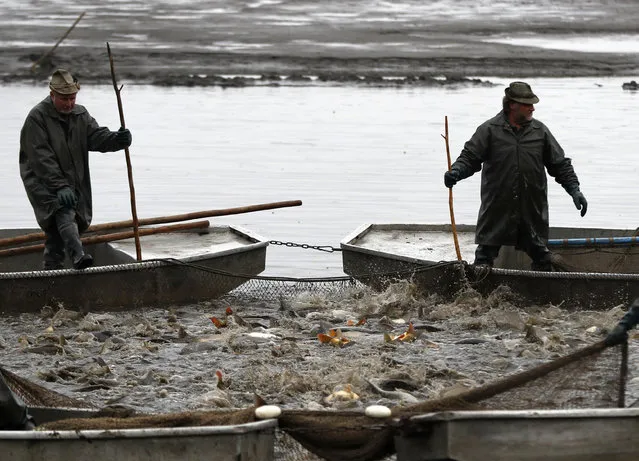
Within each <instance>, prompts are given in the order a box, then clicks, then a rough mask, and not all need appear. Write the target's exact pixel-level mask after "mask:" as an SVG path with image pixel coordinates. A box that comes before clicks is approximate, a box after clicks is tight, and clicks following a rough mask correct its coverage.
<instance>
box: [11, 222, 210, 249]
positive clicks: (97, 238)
mask: <svg viewBox="0 0 639 461" xmlns="http://www.w3.org/2000/svg"><path fill="white" fill-rule="evenodd" d="M209 225H210V223H209V222H208V221H194V222H190V223H184V224H174V225H172V226H159V227H149V228H146V229H139V230H138V236H139V235H142V236H144V235H154V234H166V233H168V232H176V231H181V230H190V229H202V228H206V227H209ZM131 237H134V233H133V232H132V231H125V232H116V233H113V234H102V235H93V236H90V237H82V239H81V240H82V243H83V244H85V245H94V244H96V243H104V242H112V241H114V240H124V239H130V238H131ZM42 250H44V243H38V244H36V245H28V246H22V247H15V248H7V249H4V250H0V257H3V256H15V255H21V254H26V253H34V252H37V251H42Z"/></svg>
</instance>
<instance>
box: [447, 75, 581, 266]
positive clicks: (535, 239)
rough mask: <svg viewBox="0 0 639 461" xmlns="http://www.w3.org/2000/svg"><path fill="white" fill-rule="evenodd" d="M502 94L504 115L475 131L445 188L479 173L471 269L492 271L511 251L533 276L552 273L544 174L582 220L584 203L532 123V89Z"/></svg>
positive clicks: (551, 142)
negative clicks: (503, 252)
mask: <svg viewBox="0 0 639 461" xmlns="http://www.w3.org/2000/svg"><path fill="white" fill-rule="evenodd" d="M505 93H506V95H505V96H504V98H503V101H502V109H503V110H502V111H501V112H500V113H499V114H497V115H496V116H495V117H493V118H491V119H490V120H487V121H486V122H484V123H483V124H481V125H480V126H479V127H478V128H477V130H476V131H475V134H474V135H473V136H472V137H471V139H470V140H469V141H467V142H466V144H465V145H464V148H463V149H462V152H461V154H460V155H459V157H458V158H457V160H456V161H455V163H453V164H452V165H451V169H450V171H447V172H446V173H444V184H445V185H446V187H448V188H451V187H453V186H454V185H455V184H457V182H458V181H461V180H462V179H465V178H468V177H469V176H472V175H473V174H475V173H476V172H478V171H480V170H481V171H482V176H481V207H480V209H479V216H478V219H477V228H476V231H475V243H476V244H477V249H476V251H475V261H474V264H484V265H488V266H492V265H493V262H494V260H495V258H496V257H497V255H498V254H499V249H500V248H501V246H502V245H509V246H514V247H515V248H517V249H519V250H523V251H525V252H526V253H527V254H528V256H530V258H531V259H532V269H533V270H542V271H551V270H552V264H551V254H550V251H549V250H548V247H547V244H548V227H549V224H548V184H547V181H546V171H548V174H549V175H550V176H552V177H554V178H555V181H557V182H558V183H559V184H561V186H562V187H563V188H564V189H565V190H566V192H568V194H570V195H571V196H572V199H573V202H574V204H575V206H576V207H577V209H578V210H581V216H584V215H585V214H586V211H587V209H588V202H587V201H586V198H585V197H584V195H583V194H582V193H581V191H580V190H579V180H578V179H577V175H576V174H575V171H574V169H573V167H572V163H571V160H570V159H569V158H567V157H566V156H565V155H564V151H563V149H562V148H561V146H560V145H559V143H558V142H557V140H556V139H555V137H554V136H553V135H552V133H551V132H550V130H549V129H548V128H547V127H546V125H544V124H543V123H541V122H540V121H539V120H537V119H534V118H533V112H534V110H535V107H534V104H537V103H538V102H539V98H538V97H537V96H536V95H535V94H534V93H533V91H532V88H531V87H530V85H528V84H527V83H525V82H512V83H511V84H510V85H509V86H508V88H506V90H505Z"/></svg>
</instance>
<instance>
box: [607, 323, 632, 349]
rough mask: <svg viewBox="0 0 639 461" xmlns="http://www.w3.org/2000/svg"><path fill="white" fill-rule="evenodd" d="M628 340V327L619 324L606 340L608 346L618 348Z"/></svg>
mask: <svg viewBox="0 0 639 461" xmlns="http://www.w3.org/2000/svg"><path fill="white" fill-rule="evenodd" d="M627 340H628V327H626V326H625V325H624V324H622V323H619V324H618V325H617V326H616V327H614V328H613V329H612V331H611V332H610V333H609V334H608V336H606V339H604V343H605V344H606V346H616V345H617V344H621V343H623V342H626V341H627Z"/></svg>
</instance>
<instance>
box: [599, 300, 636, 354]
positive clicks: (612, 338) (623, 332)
mask: <svg viewBox="0 0 639 461" xmlns="http://www.w3.org/2000/svg"><path fill="white" fill-rule="evenodd" d="M637 323H639V298H637V299H635V300H634V301H633V302H632V304H630V307H629V308H628V312H626V314H625V315H624V316H623V317H622V318H621V320H620V321H619V323H618V324H617V325H616V326H615V327H614V328H613V329H612V331H611V332H610V334H608V336H606V339H605V341H606V345H608V346H615V345H617V344H621V343H623V342H624V341H626V340H628V331H629V330H632V329H633V328H634V327H635V326H636V325H637Z"/></svg>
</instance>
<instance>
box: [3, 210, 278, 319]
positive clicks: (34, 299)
mask: <svg viewBox="0 0 639 461" xmlns="http://www.w3.org/2000/svg"><path fill="white" fill-rule="evenodd" d="M193 224H194V225H192V226H186V228H185V227H184V226H182V227H180V228H178V229H180V230H177V229H176V230H172V229H171V228H170V226H164V227H162V226H160V227H150V228H148V229H147V228H144V229H140V232H141V234H142V237H140V238H139V242H140V245H139V246H140V249H141V254H142V256H143V258H142V259H141V260H138V258H137V253H138V252H137V247H136V242H135V239H134V238H127V239H123V240H117V241H107V242H100V243H85V250H86V252H87V253H89V254H91V255H92V256H93V258H94V262H95V264H94V266H92V267H89V268H86V269H83V270H75V269H71V268H69V269H60V270H41V267H42V253H41V251H38V252H28V253H24V254H22V253H19V252H18V253H17V254H15V255H9V256H3V257H1V258H0V311H2V312H3V313H19V312H39V311H40V310H41V309H42V308H43V307H44V306H51V307H54V308H57V307H59V306H63V307H65V308H67V309H78V310H82V311H95V310H124V309H133V308H139V307H163V306H170V305H180V304H187V303H195V302H200V301H205V300H210V299H213V298H216V297H219V296H221V295H223V294H226V293H228V292H229V291H231V290H233V289H234V288H236V287H238V286H240V285H241V284H243V283H244V282H246V281H247V280H249V279H250V277H251V276H253V275H257V274H259V273H261V272H262V271H263V270H264V269H265V264H266V247H267V246H268V242H267V241H266V240H265V239H264V238H263V237H261V236H259V235H257V234H255V233H254V232H251V231H249V230H247V229H243V228H241V227H238V226H226V225H215V226H210V225H209V222H208V221H196V222H195V223H193ZM167 228H169V229H167ZM158 229H160V230H164V232H158ZM37 231H38V230H37V229H5V230H0V239H1V238H9V239H10V238H12V237H15V236H19V235H29V234H30V233H35V232H37ZM97 240H98V242H99V236H98V238H97ZM19 248H20V247H17V249H19Z"/></svg>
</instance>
